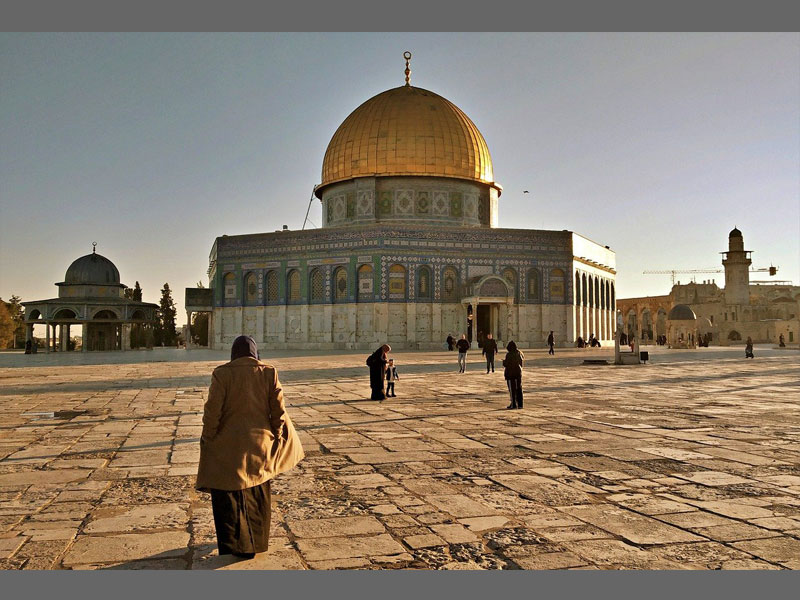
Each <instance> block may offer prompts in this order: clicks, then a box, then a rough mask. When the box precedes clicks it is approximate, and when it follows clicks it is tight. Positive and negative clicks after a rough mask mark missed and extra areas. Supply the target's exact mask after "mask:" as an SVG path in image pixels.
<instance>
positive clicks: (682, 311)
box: [667, 304, 697, 321]
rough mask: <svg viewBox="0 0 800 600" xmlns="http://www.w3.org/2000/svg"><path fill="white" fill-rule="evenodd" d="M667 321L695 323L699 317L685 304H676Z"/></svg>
mask: <svg viewBox="0 0 800 600" xmlns="http://www.w3.org/2000/svg"><path fill="white" fill-rule="evenodd" d="M667 319H668V320H670V321H694V320H695V319H697V315H696V314H694V311H693V310H692V309H691V308H690V307H688V306H686V305H685V304H676V305H675V306H673V307H672V310H671V311H669V314H668V315H667Z"/></svg>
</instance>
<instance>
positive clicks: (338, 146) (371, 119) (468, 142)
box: [315, 85, 501, 198]
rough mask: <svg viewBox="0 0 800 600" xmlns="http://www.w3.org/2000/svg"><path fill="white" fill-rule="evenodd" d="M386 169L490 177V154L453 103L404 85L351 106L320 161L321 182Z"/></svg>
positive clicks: (477, 178)
mask: <svg viewBox="0 0 800 600" xmlns="http://www.w3.org/2000/svg"><path fill="white" fill-rule="evenodd" d="M391 175H412V176H420V175H422V176H434V177H454V178H458V179H467V180H471V181H477V182H481V183H486V184H489V185H493V186H494V187H496V188H497V189H498V190H500V189H501V188H500V186H499V185H497V184H496V183H495V182H494V172H493V170H492V157H491V156H490V155H489V147H488V146H487V145H486V140H484V139H483V136H482V135H481V132H480V131H478V128H477V127H476V126H475V124H474V123H473V122H472V121H471V120H470V118H469V117H468V116H467V115H466V114H464V113H463V112H462V111H461V109H459V108H458V107H457V106H456V105H455V104H453V103H452V102H450V101H449V100H446V99H445V98H442V97H441V96H439V95H438V94H435V93H433V92H430V91H428V90H424V89H422V88H418V87H413V86H411V85H404V86H402V87H398V88H394V89H391V90H387V91H385V92H383V93H381V94H378V95H377V96H374V97H372V98H370V99H369V100H367V101H366V102H364V103H363V104H362V105H361V106H359V107H358V108H356V109H355V110H354V111H353V112H352V113H350V116H348V117H347V118H346V119H345V120H344V122H343V123H342V124H341V125H340V126H339V129H337V130H336V133H334V134H333V137H332V138H331V141H330V143H329V144H328V149H327V150H326V151H325V158H324V160H323V162H322V183H320V184H319V185H318V186H317V188H316V192H315V193H316V195H317V197H319V198H322V189H323V188H324V187H326V186H328V185H330V184H332V183H336V182H339V181H344V180H347V179H351V178H354V177H373V176H391Z"/></svg>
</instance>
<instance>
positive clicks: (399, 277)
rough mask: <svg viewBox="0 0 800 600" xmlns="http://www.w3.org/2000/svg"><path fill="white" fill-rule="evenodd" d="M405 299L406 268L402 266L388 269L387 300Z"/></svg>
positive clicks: (393, 266)
mask: <svg viewBox="0 0 800 600" xmlns="http://www.w3.org/2000/svg"><path fill="white" fill-rule="evenodd" d="M405 299H406V268H405V267H404V266H403V265H392V266H391V267H389V300H405Z"/></svg>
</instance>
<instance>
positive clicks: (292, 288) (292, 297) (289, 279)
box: [286, 269, 300, 302]
mask: <svg viewBox="0 0 800 600" xmlns="http://www.w3.org/2000/svg"><path fill="white" fill-rule="evenodd" d="M286 301H287V302H299V301H300V272H299V271H298V270H297V269H292V270H291V271H289V273H288V274H287V275H286Z"/></svg>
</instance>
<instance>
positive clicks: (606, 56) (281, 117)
mask: <svg viewBox="0 0 800 600" xmlns="http://www.w3.org/2000/svg"><path fill="white" fill-rule="evenodd" d="M406 50H409V51H411V52H412V53H413V58H412V60H411V70H412V73H411V84H412V85H415V86H418V87H422V88H425V89H428V90H431V91H433V92H436V93H438V94H440V95H442V96H444V97H445V98H447V99H448V100H450V101H451V102H453V103H454V104H456V105H457V106H458V107H459V108H461V109H462V110H463V111H464V112H465V113H466V114H467V115H468V116H469V117H470V118H471V119H472V121H473V122H474V123H475V124H476V125H477V127H478V129H479V130H480V131H481V133H482V134H483V136H484V138H485V139H486V142H487V144H488V146H489V150H490V152H491V155H492V160H493V164H494V175H495V178H496V180H497V182H499V183H500V184H501V185H502V186H503V194H502V196H501V197H500V202H499V214H500V217H499V226H500V227H520V228H531V229H555V230H562V229H568V230H572V231H575V232H577V233H579V234H581V235H584V236H585V237H587V238H589V239H591V240H594V241H596V242H598V243H600V244H602V245H608V246H610V247H611V248H612V249H613V250H614V251H615V252H616V258H617V296H618V297H619V298H625V297H632V296H642V295H661V294H667V293H669V289H670V285H671V279H670V276H669V275H645V274H643V273H642V271H644V270H669V269H681V270H689V269H704V268H717V267H720V268H721V265H720V255H719V252H721V251H724V250H727V236H728V232H729V231H730V230H731V229H732V228H733V227H734V226H737V227H738V228H739V229H741V230H742V232H743V234H744V240H745V246H746V248H747V249H748V250H753V251H754V252H753V267H767V266H769V265H770V264H772V265H775V266H777V267H779V271H778V274H777V276H776V277H775V278H774V279H785V280H792V281H793V283H795V284H800V242H799V241H798V240H799V239H800V235H798V234H800V34H798V33H708V34H705V33H674V34H673V33H622V34H601V33H468V34H459V33H411V34H403V33H381V34H376V33H331V34H325V33H303V34H298V33H254V34H242V33H232V34H222V33H181V34H174V33H146V34H135V33H116V34H108V33H49V34H32V33H18V34H14V33H0V82H1V83H0V297H3V298H5V299H7V298H8V297H9V296H11V295H12V294H16V295H18V296H21V297H22V299H23V301H24V300H38V299H44V298H52V297H55V296H57V288H56V287H55V286H54V285H53V284H54V283H56V282H59V281H63V279H64V274H65V272H66V270H67V268H68V267H69V265H70V263H71V262H72V261H73V260H75V259H76V258H78V257H80V256H83V255H85V254H88V253H90V252H91V249H92V245H91V244H92V242H94V241H96V242H97V251H98V253H100V254H102V255H103V256H106V257H107V258H109V259H111V260H112V261H113V262H114V263H115V264H116V265H117V267H118V269H119V271H120V274H121V277H122V282H123V283H125V284H127V285H129V286H133V285H134V282H135V281H139V283H140V285H141V286H142V288H143V291H144V300H145V301H149V302H158V300H159V297H160V290H161V288H162V287H163V285H164V283H165V282H166V283H168V284H169V286H170V288H172V289H173V298H174V299H175V301H176V304H177V305H178V310H179V312H178V323H179V324H181V323H183V322H185V318H186V317H185V312H184V311H183V294H184V288H186V287H194V286H195V285H197V282H198V281H202V282H203V284H204V285H206V286H207V285H208V278H207V275H206V271H207V269H208V256H209V252H210V250H211V246H212V244H213V242H214V239H215V238H216V237H218V236H221V235H223V234H227V235H237V234H245V233H260V232H267V231H273V230H276V229H280V228H281V226H282V225H284V224H285V225H288V226H289V228H290V229H300V228H301V227H302V225H303V219H304V217H305V214H306V209H307V207H308V204H309V199H310V197H311V193H312V189H313V187H314V185H316V184H318V183H319V182H320V177H321V169H322V159H323V156H324V154H325V149H326V147H327V145H328V142H329V141H330V138H331V137H332V136H333V134H334V132H335V131H336V129H337V127H338V126H339V125H340V124H341V122H342V121H343V120H344V119H345V118H346V117H347V115H348V114H350V112H352V111H353V110H354V109H355V108H356V107H358V106H359V105H360V104H361V103H363V102H364V101H365V100H367V99H369V98H371V97H372V96H374V95H376V94H378V93H380V92H383V91H385V90H387V89H390V88H394V87H397V86H400V85H402V84H403V83H404V77H405V76H404V69H405V62H404V60H403V57H402V54H403V52H404V51H406ZM524 190H528V191H529V193H527V194H524V193H523V191H524ZM320 215H321V209H320V203H319V201H318V200H316V199H315V200H314V201H313V203H312V206H311V212H310V215H309V216H310V219H311V221H312V222H313V223H315V224H316V225H320V222H321V218H320ZM308 227H312V226H311V225H309V226H308ZM677 278H678V279H680V280H682V281H684V282H685V281H688V280H689V279H690V278H691V275H689V274H682V275H678V276H677ZM711 278H714V279H715V280H716V282H717V283H718V284H720V285H722V283H723V282H724V277H723V275H722V273H718V274H702V275H697V279H698V281H699V280H703V279H711ZM751 279H769V276H768V275H766V274H761V273H758V274H753V276H752V277H751Z"/></svg>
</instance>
